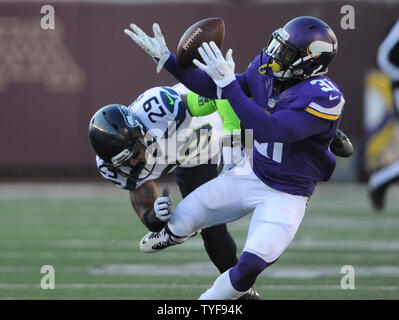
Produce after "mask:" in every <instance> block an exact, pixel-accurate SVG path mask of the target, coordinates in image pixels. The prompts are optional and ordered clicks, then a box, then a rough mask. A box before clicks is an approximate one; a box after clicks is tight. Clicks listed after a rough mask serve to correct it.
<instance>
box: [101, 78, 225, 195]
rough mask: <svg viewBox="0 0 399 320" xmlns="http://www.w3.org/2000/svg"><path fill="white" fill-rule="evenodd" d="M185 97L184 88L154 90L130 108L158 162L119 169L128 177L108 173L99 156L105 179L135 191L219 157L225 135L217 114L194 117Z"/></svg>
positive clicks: (147, 92) (185, 90) (138, 99)
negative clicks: (164, 176) (182, 97)
mask: <svg viewBox="0 0 399 320" xmlns="http://www.w3.org/2000/svg"><path fill="white" fill-rule="evenodd" d="M185 93H188V89H187V88H186V87H185V86H183V85H182V84H178V85H176V86H174V87H155V88H152V89H149V90H147V91H145V92H144V93H143V94H141V95H140V96H139V97H138V98H137V99H136V100H135V101H134V102H133V103H132V104H130V106H129V110H130V111H131V112H132V113H133V114H134V116H135V117H136V119H138V121H139V122H140V123H141V124H142V125H143V127H144V132H145V133H146V137H147V136H148V135H149V136H150V137H151V138H152V140H153V141H154V144H156V150H157V151H156V152H155V155H156V158H155V161H147V163H146V164H145V166H144V167H133V168H130V167H122V168H120V169H121V170H122V171H123V172H125V173H126V174H127V175H129V177H127V176H122V175H121V174H118V173H117V172H115V171H111V170H109V169H108V168H107V167H105V166H104V162H103V160H102V159H100V158H99V157H98V156H97V158H96V160H97V167H98V168H99V170H100V172H101V175H102V176H103V177H104V178H105V179H107V180H109V181H112V182H113V183H116V184H118V185H119V186H120V187H121V188H123V189H129V190H135V189H137V188H139V187H140V186H141V185H142V184H143V183H145V182H146V181H149V180H155V179H157V178H159V177H160V176H161V175H163V174H167V173H170V172H172V171H173V170H174V169H175V168H176V167H178V166H181V167H193V166H197V165H200V164H204V163H207V162H208V161H209V160H210V159H215V158H216V157H217V156H218V153H219V151H220V146H221V133H222V121H221V119H220V117H219V115H218V113H217V112H215V113H212V114H210V115H208V116H203V117H192V116H191V115H190V113H189V112H188V110H187V108H186V106H185V104H184V103H183V101H182V99H181V96H180V95H181V94H185ZM153 146H154V145H153ZM149 149H150V148H149Z"/></svg>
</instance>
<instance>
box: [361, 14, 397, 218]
mask: <svg viewBox="0 0 399 320" xmlns="http://www.w3.org/2000/svg"><path fill="white" fill-rule="evenodd" d="M377 64H378V68H379V70H378V71H377V70H374V71H372V72H371V73H369V74H368V75H367V78H366V92H365V119H364V120H365V129H366V137H367V138H366V146H365V169H366V171H367V173H368V174H369V181H368V187H369V195H370V198H371V201H372V204H373V207H374V208H375V209H377V210H382V209H383V208H384V202H385V194H386V191H387V187H388V186H389V185H391V184H392V182H394V181H396V180H398V179H399V20H397V21H396V22H395V24H394V25H393V27H392V28H390V30H389V32H388V34H387V36H386V38H385V39H384V41H383V42H382V43H381V45H380V47H379V48H378V53H377Z"/></svg>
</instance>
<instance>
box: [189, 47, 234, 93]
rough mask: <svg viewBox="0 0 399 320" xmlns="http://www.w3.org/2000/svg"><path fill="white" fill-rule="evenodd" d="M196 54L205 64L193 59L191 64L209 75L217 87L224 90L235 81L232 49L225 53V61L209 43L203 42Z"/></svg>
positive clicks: (218, 50) (218, 51)
mask: <svg viewBox="0 0 399 320" xmlns="http://www.w3.org/2000/svg"><path fill="white" fill-rule="evenodd" d="M198 52H199V54H200V56H201V58H202V60H204V62H205V64H203V63H201V62H200V61H198V60H197V59H194V60H193V63H194V64H195V65H196V66H197V67H198V68H200V69H201V70H203V71H205V72H206V73H207V74H209V76H210V77H211V78H212V79H213V81H215V83H216V85H217V86H218V87H220V88H224V87H225V86H227V85H228V84H230V83H231V82H232V81H234V80H235V79H236V75H235V73H234V69H235V63H234V61H233V56H232V55H233V50H232V49H229V50H228V51H227V53H226V59H225V58H223V55H222V53H221V52H220V49H219V48H218V46H217V45H216V43H215V42H213V41H211V42H210V43H209V44H207V43H206V42H204V43H203V44H202V46H201V47H199V48H198Z"/></svg>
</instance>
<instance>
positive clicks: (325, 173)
mask: <svg viewBox="0 0 399 320" xmlns="http://www.w3.org/2000/svg"><path fill="white" fill-rule="evenodd" d="M132 29H133V31H135V32H137V30H139V29H137V28H136V26H134V25H133V26H132ZM140 31H141V30H140ZM125 33H126V34H127V35H129V36H130V37H131V38H132V39H133V40H134V41H135V42H136V43H137V44H139V45H140V46H141V47H142V48H143V49H144V50H145V51H146V52H147V53H148V54H149V55H150V56H152V57H153V58H154V60H155V61H156V62H157V63H158V67H157V70H160V69H161V68H162V67H163V68H165V69H167V70H168V71H169V72H170V73H171V74H172V75H173V76H174V77H175V78H176V79H178V80H179V81H180V82H182V83H183V84H184V85H186V86H187V87H188V88H190V89H191V90H193V91H195V92H197V93H198V94H200V95H202V96H205V97H209V98H224V99H227V100H228V101H229V102H230V104H231V106H232V108H233V109H234V111H235V112H236V114H237V116H238V118H239V119H240V120H241V123H242V125H243V126H244V127H245V128H246V129H251V130H252V132H253V137H254V148H253V151H252V154H251V155H250V156H249V157H248V158H247V159H245V160H244V161H242V162H241V163H239V164H238V165H236V166H235V167H234V168H232V169H231V170H229V171H227V172H225V173H224V174H222V175H219V176H218V177H217V178H215V179H213V180H211V181H209V182H207V183H206V184H204V185H202V186H201V187H199V188H198V189H196V190H195V191H194V192H192V193H191V194H190V195H188V196H187V197H186V198H185V199H184V200H183V201H182V202H180V204H179V205H178V206H177V208H176V209H175V211H174V212H173V214H172V217H171V219H170V220H169V222H168V223H167V224H166V226H165V228H164V229H163V230H162V231H161V232H160V233H149V234H147V235H146V236H145V237H144V238H143V239H142V240H141V243H140V245H141V249H142V250H143V251H145V252H154V251H158V250H161V249H164V248H166V247H168V246H171V245H175V244H179V243H182V242H184V241H185V240H187V239H188V238H189V237H190V235H191V234H193V233H194V232H196V231H197V230H200V229H201V228H204V227H207V226H211V225H216V224H220V223H225V222H229V221H233V220H237V219H239V218H241V217H243V216H245V215H247V214H248V213H250V212H252V211H253V216H252V218H251V222H250V226H249V231H248V236H247V240H246V243H245V247H244V249H243V253H242V255H241V257H240V259H239V261H238V263H237V264H236V265H235V266H234V267H232V268H230V269H229V270H227V271H226V272H224V273H222V274H221V275H220V276H219V277H218V278H217V279H216V281H215V282H214V284H213V286H212V287H211V288H210V289H208V290H207V291H206V292H205V293H203V294H202V295H201V297H200V299H237V298H239V297H240V296H242V295H243V294H245V292H246V291H247V290H248V289H249V288H251V286H252V285H253V284H254V282H255V280H256V278H257V276H258V275H259V274H260V273H261V272H262V271H263V270H265V269H266V268H267V267H268V266H270V265H271V264H273V263H274V262H275V261H276V260H277V259H278V258H279V257H280V256H281V254H282V253H283V251H284V250H285V249H286V248H287V246H288V245H289V244H290V242H291V241H292V240H293V238H294V236H295V233H296V232H297V230H298V227H299V225H300V223H301V221H302V218H303V216H304V214H305V209H306V205H307V202H308V201H309V198H310V196H312V194H313V192H314V190H315V187H316V184H317V183H318V182H319V181H327V180H329V178H330V177H331V174H332V173H333V170H334V168H335V157H334V155H333V154H332V152H331V151H330V143H331V141H332V140H333V138H334V136H335V134H336V131H337V127H338V124H339V121H340V118H341V116H342V112H343V107H344V104H345V99H344V96H343V93H342V91H341V89H340V88H339V87H338V86H337V85H336V84H335V83H334V82H333V81H332V80H331V79H330V78H329V77H327V76H326V74H327V72H328V65H329V63H330V62H331V60H332V58H333V57H334V56H335V54H336V52H337V47H338V42H337V38H336V36H335V34H334V32H333V30H332V29H331V28H330V27H329V26H328V25H327V24H326V23H325V22H323V21H321V20H319V19H317V18H314V17H298V18H295V19H293V20H291V21H289V22H288V23H287V24H286V25H285V26H284V27H282V28H279V29H277V30H276V31H274V32H273V34H272V37H271V40H270V42H269V44H268V46H267V47H266V48H265V49H264V50H263V51H262V52H261V54H260V55H258V56H256V57H255V58H254V59H253V61H252V62H251V64H250V65H249V67H248V69H247V71H246V72H245V73H242V74H236V73H235V64H234V60H233V55H232V50H231V49H229V50H228V51H227V54H226V57H223V55H222V53H221V52H220V50H219V48H218V47H217V46H216V44H215V43H213V42H210V43H203V45H202V47H200V48H199V49H198V51H199V53H200V55H201V57H202V59H203V62H200V61H198V60H193V62H194V64H195V65H196V66H197V67H198V68H197V69H195V70H183V69H180V68H179V67H178V64H177V61H176V57H175V56H174V55H173V54H171V53H170V52H169V50H168V48H167V47H166V44H165V40H164V38H163V36H162V33H161V31H160V28H159V26H158V25H157V24H154V33H155V37H154V38H150V37H148V36H147V35H146V34H145V33H141V32H140V34H137V33H134V32H132V31H131V30H125ZM250 98H252V99H250Z"/></svg>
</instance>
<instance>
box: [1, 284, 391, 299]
mask: <svg viewBox="0 0 399 320" xmlns="http://www.w3.org/2000/svg"><path fill="white" fill-rule="evenodd" d="M209 286H210V284H209V285H208V284H159V283H142V284H140V283H131V284H130V283H127V284H124V283H117V284H109V283H106V284H101V283H71V284H56V285H55V289H167V290H170V289H177V290H178V289H207V288H209ZM256 288H258V289H262V290H279V291H296V290H308V291H313V290H315V291H319V290H326V291H338V290H343V289H341V287H340V286H339V285H257V286H256ZM0 289H41V287H40V285H39V284H21V283H0ZM355 290H364V291H398V290H399V286H364V285H359V286H355ZM7 299H9V298H7Z"/></svg>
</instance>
